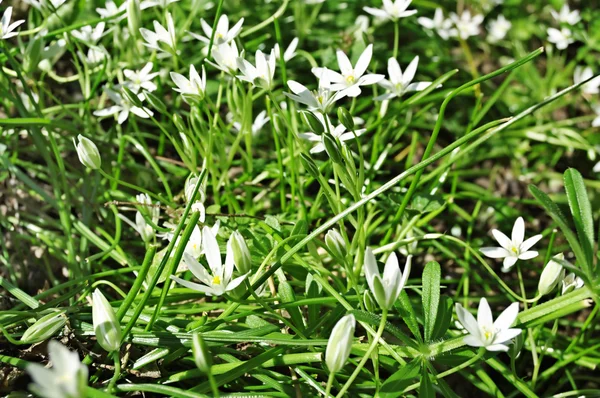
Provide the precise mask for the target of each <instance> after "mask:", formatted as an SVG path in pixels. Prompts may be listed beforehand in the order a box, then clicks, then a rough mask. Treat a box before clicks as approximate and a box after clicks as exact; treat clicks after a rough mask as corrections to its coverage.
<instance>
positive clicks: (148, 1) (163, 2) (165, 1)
mask: <svg viewBox="0 0 600 398" xmlns="http://www.w3.org/2000/svg"><path fill="white" fill-rule="evenodd" d="M178 1H179V0H144V1H142V2H141V3H140V9H142V10H145V9H146V8H150V7H157V6H158V7H160V8H163V9H164V8H167V7H168V6H169V5H170V4H172V3H176V2H178Z"/></svg>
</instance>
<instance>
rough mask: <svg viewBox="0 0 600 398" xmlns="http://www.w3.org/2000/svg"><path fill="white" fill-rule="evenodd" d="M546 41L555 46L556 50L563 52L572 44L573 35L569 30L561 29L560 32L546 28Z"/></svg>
mask: <svg viewBox="0 0 600 398" xmlns="http://www.w3.org/2000/svg"><path fill="white" fill-rule="evenodd" d="M547 33H548V41H549V42H550V43H554V44H556V48H558V49H559V50H564V49H565V48H567V47H569V44H571V43H573V42H574V41H575V40H574V39H573V34H572V33H571V30H570V29H567V28H562V29H561V30H558V29H555V28H548V30H547Z"/></svg>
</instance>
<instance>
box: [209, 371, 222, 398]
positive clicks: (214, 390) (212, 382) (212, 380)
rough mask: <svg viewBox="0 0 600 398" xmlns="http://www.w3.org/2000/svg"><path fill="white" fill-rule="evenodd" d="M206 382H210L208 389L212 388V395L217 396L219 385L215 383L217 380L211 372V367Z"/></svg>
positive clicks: (217, 397) (216, 397)
mask: <svg viewBox="0 0 600 398" xmlns="http://www.w3.org/2000/svg"><path fill="white" fill-rule="evenodd" d="M207 376H208V382H209V383H210V389H211V390H212V393H213V397H215V398H219V396H220V394H219V385H218V384H217V381H216V380H215V376H214V375H213V373H212V369H211V370H210V371H209V372H208V375H207Z"/></svg>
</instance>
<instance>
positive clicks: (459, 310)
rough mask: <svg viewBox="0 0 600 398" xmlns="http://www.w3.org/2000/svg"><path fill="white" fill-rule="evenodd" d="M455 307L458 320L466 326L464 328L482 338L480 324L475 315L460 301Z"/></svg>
mask: <svg viewBox="0 0 600 398" xmlns="http://www.w3.org/2000/svg"><path fill="white" fill-rule="evenodd" d="M455 308H456V316H457V317H458V320H459V321H460V323H461V324H462V325H463V326H464V328H465V329H467V331H468V332H469V333H470V334H472V335H473V336H475V337H477V338H478V339H480V340H481V333H480V331H479V324H477V321H476V320H475V317H474V316H473V314H471V313H470V312H469V311H467V310H466V309H464V308H463V306H462V305H460V303H456V306H455Z"/></svg>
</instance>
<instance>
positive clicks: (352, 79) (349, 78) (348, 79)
mask: <svg viewBox="0 0 600 398" xmlns="http://www.w3.org/2000/svg"><path fill="white" fill-rule="evenodd" d="M346 82H347V83H348V84H354V83H356V78H355V77H354V75H348V76H346Z"/></svg>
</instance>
